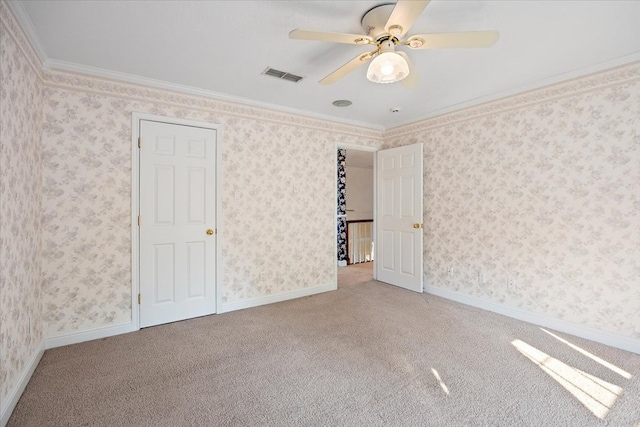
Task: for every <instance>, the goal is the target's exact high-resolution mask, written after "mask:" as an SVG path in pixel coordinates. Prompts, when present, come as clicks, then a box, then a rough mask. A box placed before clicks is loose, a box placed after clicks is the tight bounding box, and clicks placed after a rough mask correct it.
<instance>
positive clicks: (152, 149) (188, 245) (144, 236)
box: [139, 120, 217, 327]
mask: <svg viewBox="0 0 640 427" xmlns="http://www.w3.org/2000/svg"><path fill="white" fill-rule="evenodd" d="M216 135H217V134H216V130H214V129H204V128H199V127H192V126H183V125H176V124H168V123H160V122H154V121H148V120H141V121H140V138H141V148H140V227H139V230H140V299H139V304H140V327H145V326H152V325H158V324H161V323H168V322H174V321H177V320H182V319H188V318H192V317H197V316H203V315H207V314H213V313H215V311H216V295H215V290H216V289H215V277H216V271H215V269H216V252H215V251H216V244H215V239H216V234H215V229H216V209H215V201H216V173H215V172H216V143H217V140H216V138H217V136H216Z"/></svg>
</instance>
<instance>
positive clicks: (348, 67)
mask: <svg viewBox="0 0 640 427" xmlns="http://www.w3.org/2000/svg"><path fill="white" fill-rule="evenodd" d="M377 52H378V51H377V50H374V51H372V52H368V53H363V54H361V55H358V56H356V57H355V58H353V59H352V60H351V61H349V62H347V63H346V64H344V65H343V66H342V67H340V68H338V69H337V70H335V71H334V72H333V73H331V74H329V75H328V76H326V77H325V78H323V79H322V80H320V84H323V85H330V84H333V83H335V82H337V81H338V80H340V79H341V78H343V77H344V76H346V75H347V74H349V73H350V72H352V71H353V70H355V69H356V68H358V67H359V66H361V65H362V64H364V63H365V62H369V61H370V60H371V59H372V58H373V57H374V56H375V54H376V53H377Z"/></svg>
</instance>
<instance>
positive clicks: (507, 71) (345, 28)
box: [12, 0, 640, 129]
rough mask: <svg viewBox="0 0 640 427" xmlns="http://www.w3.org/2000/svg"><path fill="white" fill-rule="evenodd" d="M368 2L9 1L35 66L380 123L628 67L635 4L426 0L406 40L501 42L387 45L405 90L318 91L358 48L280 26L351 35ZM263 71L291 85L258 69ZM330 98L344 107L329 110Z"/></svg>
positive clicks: (361, 84)
mask: <svg viewBox="0 0 640 427" xmlns="http://www.w3.org/2000/svg"><path fill="white" fill-rule="evenodd" d="M380 3H382V2H380V1H175V2H171V1H113V0H112V1H86V0H85V1H79V0H73V1H21V2H14V3H13V4H12V7H13V9H14V11H15V12H16V14H17V15H18V18H19V19H20V20H21V21H23V26H24V27H25V29H26V31H27V33H28V34H29V35H30V37H31V38H32V39H33V38H34V36H35V38H36V39H37V40H35V41H34V44H35V45H36V46H35V47H36V50H38V51H39V53H40V55H41V56H42V59H43V60H44V61H45V66H47V67H51V68H63V69H72V70H79V71H82V70H84V71H92V72H99V73H101V74H103V75H109V74H110V75H115V74H113V72H115V73H124V74H126V75H128V77H129V78H131V79H135V78H139V77H144V78H148V79H153V80H157V81H163V82H169V83H173V84H177V85H181V86H186V87H189V88H192V89H198V90H202V91H210V92H212V93H217V94H219V95H222V97H223V98H224V97H226V98H230V99H236V100H241V101H247V102H252V103H257V104H260V105H267V106H271V107H275V108H281V109H284V110H288V111H299V112H302V113H305V114H311V115H314V116H320V117H331V118H333V119H336V120H340V121H345V122H351V123H357V124H364V125H366V126H369V127H374V128H380V129H382V128H391V127H394V126H397V125H400V124H404V123H408V122H412V121H415V120H419V119H422V118H426V117H430V116H435V115H438V114H442V113H444V112H447V111H452V110H455V109H458V108H461V107H463V106H468V105H473V104H477V103H480V102H483V101H487V100H491V99H496V98H499V97H502V96H505V95H509V94H513V93H517V92H521V91H524V90H528V89H532V88H535V87H539V86H543V85H545V84H549V83H552V82H556V81H560V80H564V79H567V78H571V77H575V76H578V75H582V74H586V73H589V72H593V71H597V70H600V69H604V68H608V67H611V66H615V65H620V64H623V63H627V62H632V61H635V60H638V59H640V24H639V23H638V17H640V1H596V0H587V1H578V0H571V1H504V0H500V1H453V0H448V1H447V0H442V1H440V0H433V1H432V2H431V4H429V6H428V7H427V8H426V10H425V11H424V12H423V14H422V15H421V17H420V18H419V19H418V20H417V21H416V22H415V24H414V25H413V27H412V28H411V30H410V31H409V32H408V34H409V35H411V34H416V33H429V32H452V31H473V30H488V29H495V30H498V31H499V32H500V40H499V41H498V43H497V44H496V45H495V46H493V47H492V48H488V49H449V50H431V51H411V50H409V49H406V48H404V47H403V48H399V49H402V50H405V51H408V54H409V56H410V57H411V58H412V60H413V62H414V64H415V66H416V68H417V70H418V71H419V74H420V78H421V81H422V83H421V85H420V86H419V87H418V88H417V89H405V88H404V87H403V86H402V85H400V84H398V83H396V84H388V85H381V84H376V83H371V82H369V81H368V80H367V79H366V77H365V73H366V66H363V67H361V68H359V69H357V70H356V71H354V72H353V73H351V74H349V75H347V76H346V77H345V78H344V79H342V80H340V81H339V82H337V83H336V84H334V85H332V86H323V85H320V84H319V83H318V80H320V79H321V78H323V77H324V76H325V75H327V74H329V73H330V72H331V71H333V70H335V69H336V68H338V67H339V66H341V65H342V64H344V63H346V62H347V61H349V60H351V59H352V58H353V57H355V56H356V55H358V54H359V53H363V52H366V51H367V50H370V48H369V49H368V48H367V47H361V46H355V45H345V44H332V43H323V42H315V41H304V40H290V39H289V38H288V33H289V31H291V30H293V29H295V28H301V29H308V30H318V31H335V32H346V33H354V34H362V33H363V31H362V29H361V27H360V19H361V16H362V14H363V13H364V12H366V11H367V10H368V9H370V8H371V7H373V6H375V5H377V4H380ZM268 66H269V67H273V68H276V69H278V70H282V71H287V72H290V73H293V74H298V75H301V76H303V77H304V80H302V81H301V82H299V83H291V82H287V81H282V80H278V79H276V78H273V77H269V76H265V75H262V74H261V72H262V71H263V70H264V69H265V68H266V67H268ZM90 67H94V68H97V69H98V70H95V69H91V68H90ZM134 76H135V77H134ZM336 99H348V100H351V101H352V102H353V105H352V106H350V107H347V108H337V107H334V106H332V105H331V102H332V101H334V100H336ZM393 107H398V108H400V111H399V112H397V113H391V112H390V108H393Z"/></svg>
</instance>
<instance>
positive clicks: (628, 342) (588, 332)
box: [424, 285, 640, 354]
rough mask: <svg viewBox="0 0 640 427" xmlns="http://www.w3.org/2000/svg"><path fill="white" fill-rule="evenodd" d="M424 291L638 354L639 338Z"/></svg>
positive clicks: (446, 292) (427, 288)
mask: <svg viewBox="0 0 640 427" xmlns="http://www.w3.org/2000/svg"><path fill="white" fill-rule="evenodd" d="M424 290H425V292H427V293H429V294H432V295H436V296H439V297H442V298H446V299H449V300H452V301H456V302H459V303H462V304H466V305H470V306H473V307H478V308H481V309H483V310H487V311H492V312H494V313H498V314H502V315H504V316H508V317H512V318H514V319H518V320H522V321H524V322H528V323H533V324H534V325H540V326H545V327H547V328H549V329H555V330H556V331H560V332H565V333H567V334H571V335H575V336H577V337H581V338H586V339H588V340H591V341H595V342H599V343H601V344H605V345H608V346H611V347H616V348H620V349H622V350H627V351H630V352H633V353H637V354H640V340H636V339H633V338H629V337H625V336H622V335H618V334H614V333H612V332H606V331H601V330H599V329H595V328H592V327H589V326H584V325H579V324H576V323H572V322H568V321H566V320H562V319H557V318H555V317H550V316H545V315H542V314H537V313H533V312H530V311H525V310H521V309H519V308H513V307H509V306H506V305H502V304H496V303H494V302H490V301H486V300H483V299H480V298H476V297H472V296H469V295H465V294H461V293H459V292H455V291H450V290H448V289H443V288H438V287H436V286H430V285H425V287H424Z"/></svg>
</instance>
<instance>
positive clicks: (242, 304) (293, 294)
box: [218, 285, 338, 313]
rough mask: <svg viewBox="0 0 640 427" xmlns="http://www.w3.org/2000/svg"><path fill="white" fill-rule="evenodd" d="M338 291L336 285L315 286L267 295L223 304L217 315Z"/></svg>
mask: <svg viewBox="0 0 640 427" xmlns="http://www.w3.org/2000/svg"><path fill="white" fill-rule="evenodd" d="M336 289H338V287H337V285H323V286H315V287H313V288H305V289H299V290H296V291H290V292H283V293H281V294H277V295H268V296H265V297H259V298H252V299H248V300H243V301H238V302H231V303H223V304H222V305H221V306H220V310H218V313H228V312H230V311H236V310H242V309H243V308H251V307H258V306H260V305H265V304H273V303H274V302H281V301H287V300H290V299H295V298H301V297H306V296H309V295H315V294H320V293H322V292H328V291H335V290H336Z"/></svg>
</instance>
